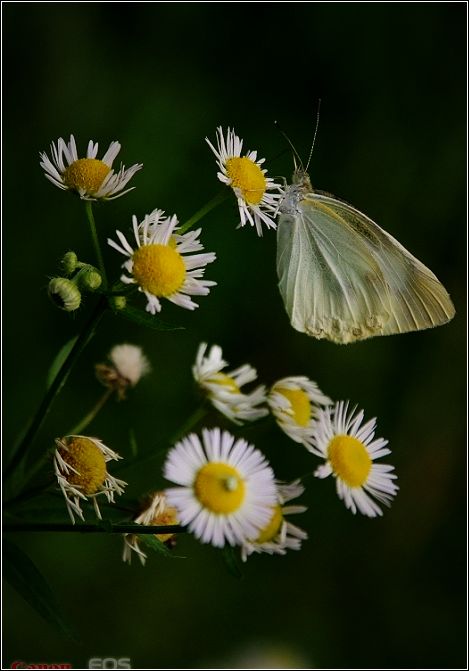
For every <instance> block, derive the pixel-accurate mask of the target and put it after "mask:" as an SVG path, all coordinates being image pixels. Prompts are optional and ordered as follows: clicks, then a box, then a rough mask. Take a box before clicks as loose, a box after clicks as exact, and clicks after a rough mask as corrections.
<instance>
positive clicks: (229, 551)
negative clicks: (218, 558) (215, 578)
mask: <svg viewBox="0 0 469 671" xmlns="http://www.w3.org/2000/svg"><path fill="white" fill-rule="evenodd" d="M222 557H223V561H224V562H225V566H226V568H227V569H228V572H229V573H231V575H232V576H233V577H234V578H237V579H238V580H241V579H242V578H244V573H243V571H242V569H241V565H240V562H239V554H238V553H237V552H236V551H235V549H234V548H232V547H231V546H230V545H225V547H224V548H223V550H222Z"/></svg>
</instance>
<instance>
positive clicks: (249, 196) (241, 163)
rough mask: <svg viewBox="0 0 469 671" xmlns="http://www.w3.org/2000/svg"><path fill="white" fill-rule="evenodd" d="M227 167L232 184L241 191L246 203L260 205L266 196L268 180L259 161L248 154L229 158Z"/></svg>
mask: <svg viewBox="0 0 469 671" xmlns="http://www.w3.org/2000/svg"><path fill="white" fill-rule="evenodd" d="M225 167H226V172H227V173H228V177H229V178H230V180H231V186H232V187H233V188H236V189H239V190H240V191H241V194H242V196H243V198H244V200H245V201H246V203H249V205H258V204H259V203H260V202H261V200H262V198H263V197H264V193H265V190H266V186H267V182H266V179H265V177H264V173H263V172H262V170H261V169H260V168H259V166H258V165H257V163H254V161H251V159H250V158H247V156H241V157H238V156H237V157H235V158H229V159H228V160H227V161H226V163H225Z"/></svg>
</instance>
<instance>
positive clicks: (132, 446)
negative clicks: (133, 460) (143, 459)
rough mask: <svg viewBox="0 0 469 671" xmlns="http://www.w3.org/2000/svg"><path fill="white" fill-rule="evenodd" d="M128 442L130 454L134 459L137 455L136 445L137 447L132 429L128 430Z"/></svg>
mask: <svg viewBox="0 0 469 671" xmlns="http://www.w3.org/2000/svg"><path fill="white" fill-rule="evenodd" d="M129 442H130V454H131V455H132V456H133V457H136V456H137V454H138V445H137V439H136V437H135V431H134V430H133V429H130V430H129Z"/></svg>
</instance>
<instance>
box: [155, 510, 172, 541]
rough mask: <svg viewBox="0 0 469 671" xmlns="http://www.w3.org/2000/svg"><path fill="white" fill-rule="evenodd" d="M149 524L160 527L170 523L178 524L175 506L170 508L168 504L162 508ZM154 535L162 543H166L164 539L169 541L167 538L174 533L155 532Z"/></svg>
mask: <svg viewBox="0 0 469 671" xmlns="http://www.w3.org/2000/svg"><path fill="white" fill-rule="evenodd" d="M151 524H154V525H155V526H162V527H163V526H168V525H172V524H179V520H178V517H177V512H176V508H171V507H170V506H168V507H167V508H165V509H164V510H163V512H162V513H160V514H159V515H155V517H154V518H153V519H152V521H151ZM155 536H156V537H157V538H158V539H159V540H160V541H161V542H162V543H166V541H169V539H170V538H172V537H173V536H174V534H155Z"/></svg>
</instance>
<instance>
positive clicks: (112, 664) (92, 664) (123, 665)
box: [88, 657, 132, 669]
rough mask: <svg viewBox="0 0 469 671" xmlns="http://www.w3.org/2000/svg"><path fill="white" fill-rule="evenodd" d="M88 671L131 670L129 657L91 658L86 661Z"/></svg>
mask: <svg viewBox="0 0 469 671" xmlns="http://www.w3.org/2000/svg"><path fill="white" fill-rule="evenodd" d="M88 668H89V669H131V668H132V667H131V665H130V657H119V659H116V658H115V657H92V658H91V659H89V660H88Z"/></svg>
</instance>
